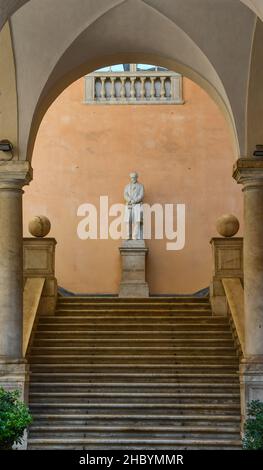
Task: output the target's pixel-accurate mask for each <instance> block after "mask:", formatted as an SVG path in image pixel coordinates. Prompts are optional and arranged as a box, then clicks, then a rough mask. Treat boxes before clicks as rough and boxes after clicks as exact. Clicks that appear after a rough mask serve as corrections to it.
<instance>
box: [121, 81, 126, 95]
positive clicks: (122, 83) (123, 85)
mask: <svg viewBox="0 0 263 470" xmlns="http://www.w3.org/2000/svg"><path fill="white" fill-rule="evenodd" d="M125 81H126V77H121V92H120V99H121V100H124V98H125V97H126V92H125Z"/></svg>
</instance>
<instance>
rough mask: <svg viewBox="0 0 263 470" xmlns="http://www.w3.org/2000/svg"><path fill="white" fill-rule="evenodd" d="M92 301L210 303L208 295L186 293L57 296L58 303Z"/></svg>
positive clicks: (98, 302) (115, 303) (118, 302)
mask: <svg viewBox="0 0 263 470" xmlns="http://www.w3.org/2000/svg"><path fill="white" fill-rule="evenodd" d="M75 302H77V303H79V302H81V303H94V304H95V305H100V304H104V303H109V304H114V305H118V304H125V305H126V304H128V305H130V304H134V303H138V304H155V303H161V304H163V303H178V302H179V303H180V302H183V303H184V302H187V303H189V304H192V303H202V304H203V303H204V304H210V301H209V297H208V296H205V297H197V296H188V295H183V296H180V295H177V296H163V297H162V296H156V297H155V296H154V297H153V296H151V297H148V298H143V297H139V298H135V297H133V298H119V297H117V296H116V297H114V296H112V297H110V296H81V295H74V296H67V297H62V296H61V297H60V296H59V297H58V304H60V303H75Z"/></svg>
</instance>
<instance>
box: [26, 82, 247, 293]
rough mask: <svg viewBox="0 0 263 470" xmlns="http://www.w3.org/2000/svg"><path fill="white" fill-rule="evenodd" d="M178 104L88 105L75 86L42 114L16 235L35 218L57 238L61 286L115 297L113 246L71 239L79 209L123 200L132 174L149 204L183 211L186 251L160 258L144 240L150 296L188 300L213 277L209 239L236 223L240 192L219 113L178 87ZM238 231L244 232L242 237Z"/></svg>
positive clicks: (188, 85)
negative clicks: (222, 225)
mask: <svg viewBox="0 0 263 470" xmlns="http://www.w3.org/2000/svg"><path fill="white" fill-rule="evenodd" d="M184 98H185V101H186V102H185V104H184V105H179V106H176V105H175V106H172V105H171V106H166V105H158V106H147V105H145V106H144V105H141V106H90V105H85V104H83V79H82V80H79V81H77V82H75V83H74V84H73V85H71V86H70V87H69V88H68V89H67V90H65V91H64V93H63V94H62V95H60V97H59V98H58V99H57V100H56V101H55V103H54V104H53V105H52V107H51V108H50V109H49V111H48V112H47V114H46V116H45V118H44V120H43V122H42V125H41V128H40V131H39V134H38V137H37V141H36V146H35V150H34V156H33V168H34V180H33V182H32V183H31V184H30V187H28V188H26V190H25V196H24V224H25V227H24V235H25V236H27V235H28V231H27V224H28V221H29V220H30V218H31V217H32V216H34V215H40V214H43V215H47V216H48V217H49V218H50V220H51V222H52V231H51V233H50V236H54V237H55V238H56V239H57V242H58V246H57V257H56V273H57V278H58V282H59V285H60V286H63V287H65V288H66V289H69V290H72V291H75V292H90V293H116V292H117V291H118V283H119V278H120V259H119V251H118V246H119V244H120V243H119V241H114V240H87V241H82V240H80V239H79V238H78V237H77V225H78V223H79V221H80V218H78V217H77V209H78V207H79V205H80V204H83V203H85V202H91V203H93V204H95V205H96V206H98V204H99V197H100V195H109V201H110V204H113V203H118V202H122V193H123V187H124V185H125V184H126V183H127V182H128V174H129V172H130V171H132V170H137V171H138V172H139V174H140V180H141V181H142V182H143V183H144V185H145V190H146V198H145V201H146V202H149V203H150V204H153V203H156V202H159V203H162V204H164V203H175V204H176V203H183V204H186V245H185V248H184V249H183V250H182V251H175V252H173V251H166V240H151V241H148V247H149V249H150V252H149V258H148V281H149V286H150V291H151V293H190V292H194V291H197V290H199V289H201V288H203V287H206V286H208V284H209V282H210V278H211V249H210V245H209V240H210V238H211V237H212V236H215V235H216V231H215V221H216V219H217V217H218V216H220V215H221V214H223V213H226V212H231V213H234V214H236V215H237V216H238V217H239V218H241V217H242V193H241V190H240V188H239V187H238V186H237V184H236V183H235V182H234V181H233V180H232V178H231V171H232V165H233V162H234V159H235V157H234V150H233V148H232V143H231V137H230V132H229V129H228V127H227V124H226V122H225V120H224V118H223V116H222V115H221V113H220V111H219V110H218V108H217V106H216V105H215V104H214V103H213V101H212V100H211V99H210V98H209V97H208V95H207V94H206V93H205V92H204V91H203V90H201V89H200V88H199V87H198V86H197V85H195V84H194V83H193V82H190V81H189V80H186V79H185V80H184ZM240 233H242V232H240Z"/></svg>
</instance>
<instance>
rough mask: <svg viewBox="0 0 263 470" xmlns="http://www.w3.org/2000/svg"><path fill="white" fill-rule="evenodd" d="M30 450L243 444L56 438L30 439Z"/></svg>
mask: <svg viewBox="0 0 263 470" xmlns="http://www.w3.org/2000/svg"><path fill="white" fill-rule="evenodd" d="M28 446H29V449H32V450H33V449H42V450H44V449H70V450H84V449H85V450H86V449H87V450H88V449H94V450H98V449H103V450H107V449H120V448H121V449H132V450H135V449H149V450H150V449H155V450H156V449H164V450H165V449H167V448H172V449H174V448H176V450H186V449H192V450H194V449H197V450H198V449H199V450H200V448H205V449H207V450H215V449H228V450H231V449H236V448H240V449H241V442H240V440H238V439H157V438H156V439H143V441H142V440H141V439H140V438H135V439H132V438H130V439H124V438H116V439H114V438H106V439H103V438H101V439H100V438H93V439H88V438H82V439H72V438H69V439H67V438H64V439H63V438H56V439H44V438H43V439H37V438H36V439H34V438H32V439H30V438H29V440H28Z"/></svg>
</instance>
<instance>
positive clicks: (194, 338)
mask: <svg viewBox="0 0 263 470" xmlns="http://www.w3.org/2000/svg"><path fill="white" fill-rule="evenodd" d="M103 339H105V340H108V339H112V340H113V341H125V342H127V341H130V340H131V341H135V342H142V341H143V342H145V341H146V342H147V341H151V340H152V341H163V342H165V341H174V340H176V341H180V342H182V343H187V342H190V344H191V343H197V342H200V343H205V342H207V343H214V341H216V343H220V342H222V343H223V342H229V343H231V344H233V339H232V335H231V333H230V331H229V330H227V329H226V328H225V329H220V330H208V331H203V332H196V331H187V330H186V331H184V330H183V331H172V332H171V331H170V330H167V331H163V330H161V331H155V330H154V331H149V330H146V331H140V330H139V331H138V330H137V331H117V330H108V331H102V330H89V329H88V330H86V331H84V330H83V331H81V330H80V331H79V330H73V331H63V330H59V331H56V330H46V329H45V330H42V331H39V330H38V331H37V332H36V333H35V336H34V344H35V343H37V342H38V341H70V340H71V341H76V342H79V341H89V340H91V341H92V340H98V341H99V340H100V341H101V340H103Z"/></svg>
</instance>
